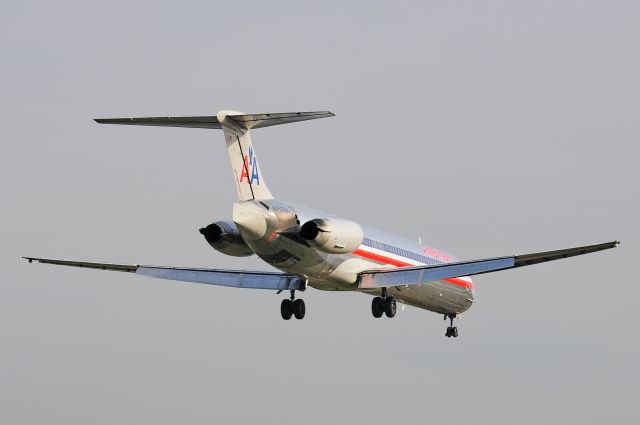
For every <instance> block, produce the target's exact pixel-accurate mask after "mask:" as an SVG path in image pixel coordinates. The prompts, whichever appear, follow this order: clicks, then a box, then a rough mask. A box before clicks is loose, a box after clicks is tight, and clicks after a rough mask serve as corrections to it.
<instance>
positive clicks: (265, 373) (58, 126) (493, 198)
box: [0, 0, 640, 424]
mask: <svg viewBox="0 0 640 425" xmlns="http://www.w3.org/2000/svg"><path fill="white" fill-rule="evenodd" d="M638 22H640V6H638V3H637V2H635V1H629V2H624V1H601V2H596V1H557V0H554V1H537V2H530V1H526V2H518V1H503V2H496V1H483V2H478V1H440V2H435V1H424V2H421V3H420V5H417V2H416V3H412V2H408V3H403V2H398V1H396V2H367V3H366V6H365V3H364V2H361V3H352V4H347V3H344V2H330V1H323V2H310V3H309V4H307V5H305V4H304V3H302V2H299V1H296V2H272V1H270V2H255V3H253V2H249V1H243V2H220V3H218V4H216V3H215V2H206V1H202V2H197V1H192V2H190V1H181V2H176V1H171V2H161V1H154V2H130V1H110V2H87V1H81V2H80V1H78V2H68V1H61V2H33V1H20V2H17V1H13V2H12V1H9V2H5V3H4V4H3V11H2V14H1V15H0V34H1V37H0V46H1V49H2V53H3V60H2V67H1V68H0V76H1V78H0V88H1V93H2V97H1V99H2V100H1V101H0V112H1V113H2V117H3V120H2V126H1V127H0V136H1V140H2V146H3V149H2V154H1V155H0V190H1V195H2V199H3V201H2V216H1V218H2V220H0V267H1V269H2V276H3V278H2V280H1V283H0V341H1V342H0V364H1V365H2V366H0V422H1V423H6V424H45V423H46V424H85V423H93V424H113V423H136V424H146V423H149V424H151V423H153V424H175V423H190V424H205V423H206V424H211V423H258V422H259V423H264V424H289V423H299V422H300V421H304V422H305V423H308V424H326V423H329V421H331V423H335V422H339V423H341V422H347V421H349V422H351V423H370V424H377V423H380V424H382V423H386V424H388V423H391V422H397V423H403V424H412V423H417V422H424V421H428V422H433V423H439V424H453V423H462V422H472V421H473V422H474V423H481V424H484V423H486V424H511V423H515V422H518V423H531V424H534V423H536V424H537V423H540V422H543V421H544V422H547V423H548V422H551V423H580V424H598V423H604V422H607V423H609V422H614V421H618V422H621V423H633V422H637V421H638V419H639V415H638V412H637V408H636V402H637V395H638V392H639V388H638V383H637V382H638V379H639V378H640V376H639V375H640V374H639V366H638V354H639V353H638V351H639V350H638V348H639V343H638V337H637V335H638V331H639V330H640V329H639V326H638V324H639V322H638V319H637V317H636V315H635V310H636V309H637V300H638V299H639V298H640V289H639V286H638V283H637V282H636V281H635V279H636V278H635V275H636V269H635V264H636V261H637V257H638V249H637V246H638V242H639V241H640V240H639V239H640V238H639V236H640V235H639V234H638V233H639V232H638V224H637V217H638V216H639V215H640V211H639V210H640V208H639V201H638V182H639V181H640V178H639V177H640V173H639V172H638V169H637V161H638V153H639V152H638V136H639V134H640V127H639V126H640V124H639V123H640V119H639V113H640V106H639V103H638V99H640V82H639V79H638V76H639V75H640V55H638V40H639V39H640V27H639V26H638ZM219 109H237V110H242V111H246V112H280V111H295V110H315V109H329V110H331V111H333V112H334V113H336V114H337V117H335V118H331V119H328V120H323V121H314V122H309V123H302V124H296V125H291V126H283V127H276V128H271V129H264V130H259V131H257V132H256V133H255V134H254V136H253V138H254V143H255V145H256V149H257V151H258V154H259V157H260V161H261V166H262V171H263V173H264V175H265V176H266V179H267V180H268V182H269V186H270V188H271V189H272V191H273V192H274V194H275V195H276V196H277V197H279V198H283V199H288V200H291V201H294V202H298V203H301V204H306V205H309V206H313V207H317V208H320V209H326V210H330V211H333V212H335V213H337V214H339V215H341V216H344V217H347V218H352V219H355V220H357V221H360V222H362V223H364V224H367V225H371V226H374V227H378V228H381V229H384V230H387V231H391V232H394V233H397V234H399V235H403V236H406V237H409V238H417V237H418V236H421V237H422V240H423V241H425V242H426V243H429V244H431V245H434V246H438V247H441V248H443V249H446V250H449V251H451V252H453V253H455V254H456V255H458V256H459V257H461V258H464V259H472V258H478V257H487V256H492V255H506V254H513V253H526V252H533V251H538V250H545V249H555V248H564V247H570V246H575V245H580V244H589V243H596V242H604V241H609V240H612V239H616V238H618V239H621V240H622V242H623V244H622V246H621V247H620V248H619V249H617V250H613V251H608V252H604V253H598V254H593V255H590V256H587V257H580V258H575V259H569V260H566V261H559V262H555V263H552V264H545V265H540V266H535V267H531V268H526V269H519V270H514V271H507V272H503V273H497V274H491V275H484V276H481V277H477V278H476V279H475V281H476V287H477V294H476V295H477V300H476V303H475V305H474V306H473V308H472V309H471V310H470V311H469V312H467V313H466V314H464V315H463V317H462V318H461V320H459V322H458V326H459V328H460V333H461V337H460V338H457V339H455V340H452V339H449V338H445V337H444V331H445V327H446V323H445V322H443V320H442V318H441V317H440V316H438V315H435V314H433V313H430V312H426V311H422V310H417V309H413V308H407V309H406V310H405V311H404V312H401V313H400V314H398V316H397V317H396V318H395V319H394V320H374V319H373V318H372V317H371V313H370V310H369V309H370V298H369V297H367V296H364V295H361V294H348V293H344V294H340V293H323V292H319V291H315V290H309V291H308V292H306V293H305V294H304V299H305V301H306V303H307V317H306V318H305V319H304V320H303V321H292V322H285V321H283V320H282V319H281V318H280V314H279V311H278V310H279V303H280V299H281V296H277V295H275V294H274V293H272V292H268V291H265V292H262V291H250V290H234V289H227V288H216V287H207V286H198V285H190V284H181V283H173V282H167V281H159V280H153V279H145V278H136V277H135V276H129V275H123V274H118V273H107V272H98V271H90V270H78V269H65V268H56V267H52V266H36V265H32V266H29V265H28V264H26V263H24V262H20V261H19V260H18V259H17V258H18V256H19V255H35V256H49V257H54V258H55V257H58V258H69V259H86V260H97V261H112V262H124V263H142V264H160V265H184V266H203V267H221V268H230V267H233V268H241V267H247V268H263V267H264V266H263V265H262V264H261V263H260V262H259V261H258V260H256V259H248V260H247V259H232V258H228V257H225V256H223V255H221V254H218V253H216V252H214V251H213V250H212V249H211V248H210V247H209V246H208V245H207V244H206V242H205V241H204V240H203V238H202V236H201V235H200V234H199V233H198V232H197V229H198V228H199V227H201V226H203V225H206V224H209V223H211V222H213V221H216V220H219V219H227V218H229V217H230V216H231V203H232V202H233V201H234V200H235V192H234V188H233V183H232V181H231V172H230V168H229V165H228V160H227V157H226V150H225V147H224V142H223V137H222V134H220V133H219V132H216V131H206V130H188V129H156V128H128V127H121V128H119V127H109V126H99V125H97V124H95V123H93V122H92V121H91V118H94V117H112V116H139V115H147V116H148V115H190V114H200V115H206V114H214V113H215V112H216V111H217V110H219Z"/></svg>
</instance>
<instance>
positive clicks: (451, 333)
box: [444, 314, 458, 338]
mask: <svg viewBox="0 0 640 425" xmlns="http://www.w3.org/2000/svg"><path fill="white" fill-rule="evenodd" d="M447 318H448V319H449V320H450V321H451V326H449V327H447V332H446V333H445V334H444V336H446V337H447V338H451V337H454V338H457V337H458V328H457V327H456V326H453V319H455V318H456V315H455V314H445V315H444V320H447Z"/></svg>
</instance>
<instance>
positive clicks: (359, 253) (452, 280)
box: [352, 249, 473, 289]
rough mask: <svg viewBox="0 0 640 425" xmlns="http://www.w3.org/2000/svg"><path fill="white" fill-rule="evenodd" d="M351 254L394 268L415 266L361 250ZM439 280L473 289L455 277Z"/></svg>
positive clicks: (469, 284)
mask: <svg viewBox="0 0 640 425" xmlns="http://www.w3.org/2000/svg"><path fill="white" fill-rule="evenodd" d="M352 254H353V255H357V256H358V257H363V258H367V259H369V260H373V261H377V262H379V263H384V264H389V265H391V266H396V267H407V266H415V264H410V263H405V262H404V261H400V260H396V259H394V258H390V257H386V256H384V255H380V254H375V253H373V252H369V251H365V250H363V249H356V250H355V251H353V252H352ZM441 280H443V281H445V282H448V283H453V284H454V285H458V286H462V287H463V288H467V289H473V283H471V282H467V281H466V280H462V279H458V278H456V277H449V278H446V279H441Z"/></svg>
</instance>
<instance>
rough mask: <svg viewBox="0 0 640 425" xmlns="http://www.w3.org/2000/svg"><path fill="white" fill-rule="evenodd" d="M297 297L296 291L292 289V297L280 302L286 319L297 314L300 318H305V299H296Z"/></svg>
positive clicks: (297, 317)
mask: <svg viewBox="0 0 640 425" xmlns="http://www.w3.org/2000/svg"><path fill="white" fill-rule="evenodd" d="M295 298H296V291H291V298H288V299H287V298H285V299H284V300H282V303H281V304H280V314H281V315H282V318H283V319H284V320H289V319H291V316H295V317H296V319H298V320H300V319H303V318H304V313H305V311H306V307H305V305H304V300H301V299H297V300H296V299H295Z"/></svg>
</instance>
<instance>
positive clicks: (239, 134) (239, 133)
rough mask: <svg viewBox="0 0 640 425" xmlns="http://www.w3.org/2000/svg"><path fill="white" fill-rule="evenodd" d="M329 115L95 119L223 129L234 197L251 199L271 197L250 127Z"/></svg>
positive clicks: (230, 113) (225, 114) (231, 114)
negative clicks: (234, 189)
mask: <svg viewBox="0 0 640 425" xmlns="http://www.w3.org/2000/svg"><path fill="white" fill-rule="evenodd" d="M332 116H334V115H333V114H332V113H331V112H329V111H316V112H286V113H268V114H243V113H242V112H235V111H220V112H218V114H217V115H216V116H196V117H147V118H108V119H96V120H95V121H96V122H98V123H100V124H124V125H148V126H160V127H191V128H209V129H221V130H223V132H224V138H225V141H226V143H227V151H228V153H229V160H230V161H231V168H232V170H233V179H234V181H235V184H236V190H237V192H238V198H239V199H240V200H241V201H249V200H252V199H271V198H273V196H272V195H271V191H270V190H269V187H268V186H267V184H266V182H265V179H264V176H263V174H262V171H261V170H260V165H259V162H258V157H257V155H256V151H255V149H254V147H253V144H252V143H251V134H250V133H251V131H250V130H252V129H256V128H262V127H269V126H272V125H279V124H288V123H292V122H297V121H306V120H313V119H317V118H327V117H332Z"/></svg>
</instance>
